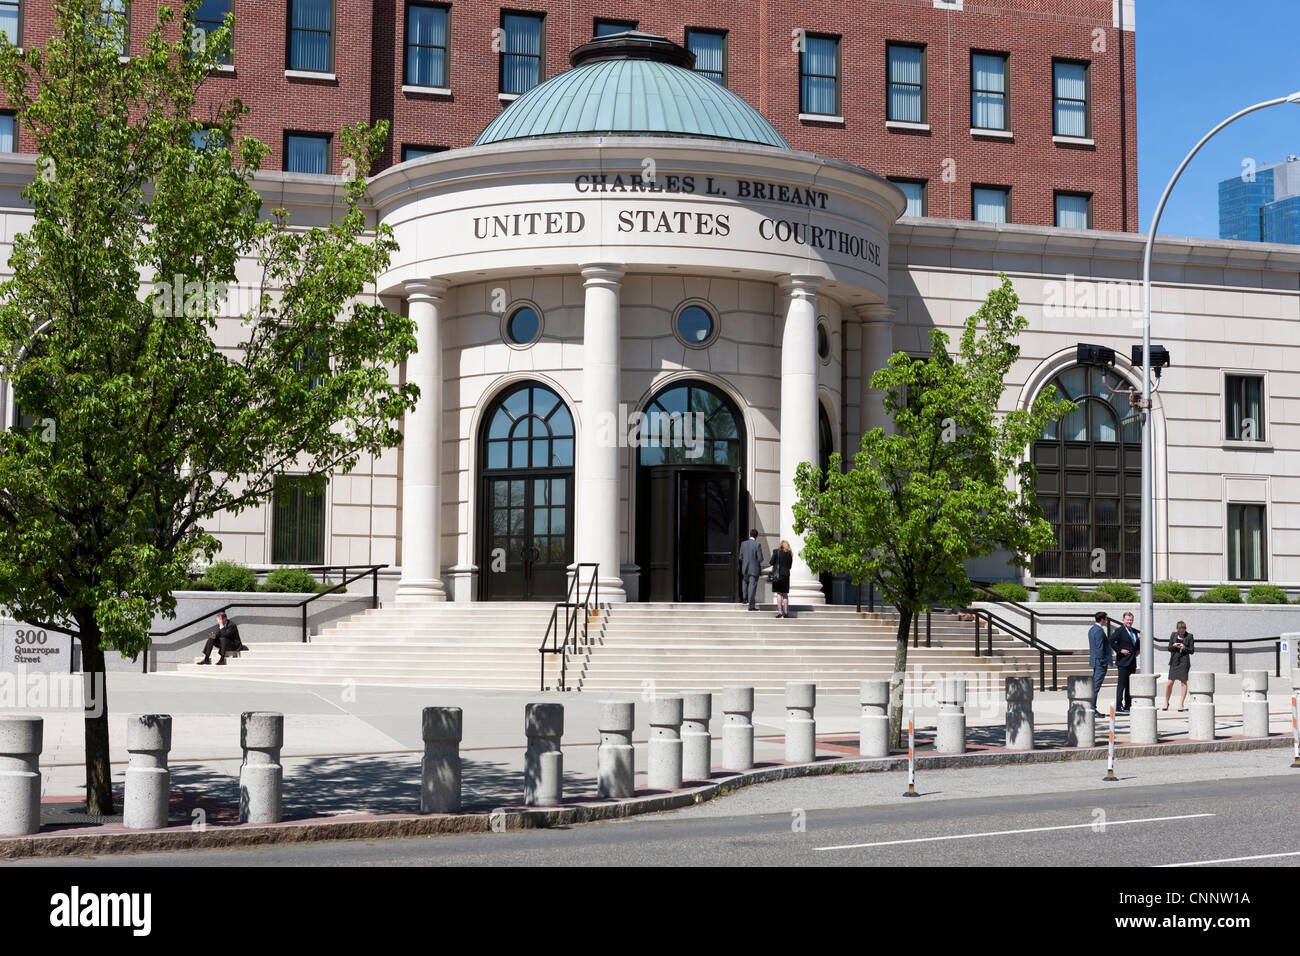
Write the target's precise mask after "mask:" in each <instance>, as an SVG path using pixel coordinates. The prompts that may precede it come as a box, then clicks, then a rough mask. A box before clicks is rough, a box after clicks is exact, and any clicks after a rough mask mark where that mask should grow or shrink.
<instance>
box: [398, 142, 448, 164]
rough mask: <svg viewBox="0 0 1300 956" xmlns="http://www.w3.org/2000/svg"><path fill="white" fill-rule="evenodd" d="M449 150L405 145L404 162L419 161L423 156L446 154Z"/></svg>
mask: <svg viewBox="0 0 1300 956" xmlns="http://www.w3.org/2000/svg"><path fill="white" fill-rule="evenodd" d="M447 149H448V147H446V146H415V145H413V144H411V143H403V144H402V162H404V163H405V162H408V161H410V160H412V159H419V158H420V157H422V156H432V155H433V154H434V153H445V152H446V151H447Z"/></svg>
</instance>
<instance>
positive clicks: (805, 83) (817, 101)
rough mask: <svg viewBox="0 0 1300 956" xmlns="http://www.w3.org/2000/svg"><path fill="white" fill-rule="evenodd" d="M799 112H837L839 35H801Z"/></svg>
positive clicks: (836, 113) (838, 100)
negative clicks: (802, 37)
mask: <svg viewBox="0 0 1300 956" xmlns="http://www.w3.org/2000/svg"><path fill="white" fill-rule="evenodd" d="M799 112H800V113H815V114H818V115H821V116H838V115H839V112H840V39H839V37H828V36H818V35H817V34H814V33H808V34H805V35H804V43H803V52H802V53H801V54H800V55H799Z"/></svg>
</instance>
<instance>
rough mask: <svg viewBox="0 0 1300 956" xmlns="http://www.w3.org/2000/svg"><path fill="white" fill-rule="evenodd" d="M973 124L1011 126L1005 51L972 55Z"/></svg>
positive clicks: (985, 126)
mask: <svg viewBox="0 0 1300 956" xmlns="http://www.w3.org/2000/svg"><path fill="white" fill-rule="evenodd" d="M970 125H971V128H972V129H1003V130H1009V129H1011V116H1010V111H1009V110H1008V109H1007V55H1006V54H1005V53H972V54H971V55H970Z"/></svg>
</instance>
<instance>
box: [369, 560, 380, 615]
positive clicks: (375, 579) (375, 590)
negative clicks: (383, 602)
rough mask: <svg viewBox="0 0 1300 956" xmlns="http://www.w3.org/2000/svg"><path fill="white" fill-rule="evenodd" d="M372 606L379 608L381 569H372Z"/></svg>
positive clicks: (372, 608) (373, 608) (372, 607)
mask: <svg viewBox="0 0 1300 956" xmlns="http://www.w3.org/2000/svg"><path fill="white" fill-rule="evenodd" d="M370 607H371V610H375V611H377V610H379V569H378V568H371V569H370Z"/></svg>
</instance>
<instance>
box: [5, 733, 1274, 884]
mask: <svg viewBox="0 0 1300 956" xmlns="http://www.w3.org/2000/svg"><path fill="white" fill-rule="evenodd" d="M1292 745H1293V739H1292V737H1291V736H1290V735H1285V736H1284V735H1274V736H1270V737H1239V738H1230V739H1227V740H1215V741H1209V740H1205V741H1187V742H1181V743H1167V744H1117V745H1116V747H1115V756H1116V759H1117V760H1123V759H1129V758H1136V757H1155V756H1166V755H1177V754H1200V753H1233V752H1241V751H1248V750H1271V749H1283V748H1289V747H1291V746H1292ZM1106 755H1107V748H1106V747H1081V748H1075V749H1068V750H1067V749H1062V750H1025V751H1017V752H1009V751H1002V750H999V751H995V752H986V753H978V752H977V753H964V754H921V755H918V756H917V758H916V766H917V769H918V770H944V769H961V768H967V767H994V766H1018V765H1025V764H1041V763H1059V762H1062V761H1072V760H1104V759H1106ZM906 769H907V757H906V756H890V757H857V758H826V759H822V760H819V761H816V762H815V763H806V764H781V765H777V766H769V767H763V768H760V769H757V770H749V771H744V772H741V773H732V774H728V775H727V776H725V777H722V778H720V779H715V780H712V781H710V782H709V783H707V784H704V785H702V786H696V787H691V788H688V789H683V790H675V791H673V792H671V793H649V794H646V795H644V796H638V797H631V798H628V799H625V800H613V801H591V802H579V803H572V804H569V805H567V806H560V807H554V808H535V809H526V810H525V809H512V808H509V807H506V808H502V809H501V810H493V811H491V812H484V811H480V812H474V813H461V814H429V815H417V814H412V815H410V816H390V817H387V818H382V819H371V820H355V819H352V820H346V819H345V820H338V821H331V820H323V821H320V822H311V823H302V822H299V823H294V822H289V823H277V824H270V825H251V826H250V825H238V826H227V827H212V826H209V827H207V828H206V829H203V830H193V829H190V828H189V827H177V828H174V829H168V830H143V831H139V832H131V833H120V832H119V833H107V834H98V835H88V836H70V837H57V836H37V837H7V838H0V860H22V859H34V858H37V857H42V858H50V857H67V856H98V855H103V854H111V853H148V852H157V851H167V850H193V849H205V850H219V849H236V848H247V847H259V846H285V845H290V844H302V843H324V842H329V841H336V840H392V839H401V838H409V837H431V836H450V835H455V834H462V833H488V832H492V831H493V830H496V831H498V832H500V831H502V830H534V829H548V828H551V827H562V826H571V825H575V824H584V823H596V822H599V821H602V820H619V819H625V818H627V817H633V816H639V815H641V814H644V813H660V812H662V811H665V810H680V809H682V808H684V807H690V806H694V805H696V804H699V803H704V802H705V801H707V800H712V799H714V798H716V797H722V796H726V795H727V794H729V793H733V792H734V791H736V790H740V789H741V788H743V787H749V786H754V785H755V784H761V783H772V782H774V781H778V780H791V779H796V778H801V777H823V776H829V775H831V774H849V773H880V772H889V771H900V770H906ZM494 823H495V824H496V826H494V825H493V824H494Z"/></svg>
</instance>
